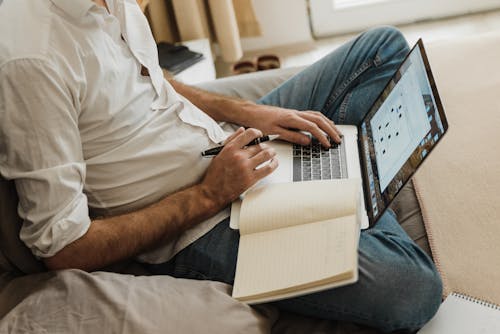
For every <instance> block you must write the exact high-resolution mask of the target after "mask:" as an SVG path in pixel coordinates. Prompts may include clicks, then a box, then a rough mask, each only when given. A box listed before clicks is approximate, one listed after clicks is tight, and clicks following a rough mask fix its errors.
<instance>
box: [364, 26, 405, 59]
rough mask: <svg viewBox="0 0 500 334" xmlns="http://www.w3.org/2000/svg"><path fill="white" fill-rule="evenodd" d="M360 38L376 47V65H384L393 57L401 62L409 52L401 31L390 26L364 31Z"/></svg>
mask: <svg viewBox="0 0 500 334" xmlns="http://www.w3.org/2000/svg"><path fill="white" fill-rule="evenodd" d="M361 38H364V39H366V40H369V41H370V42H371V43H373V44H374V45H376V46H377V48H378V52H377V56H376V58H375V62H376V63H380V64H382V63H386V62H387V61H389V60H390V59H392V58H394V57H399V58H400V59H398V60H399V61H402V60H403V58H404V57H405V56H406V54H407V53H408V51H409V46H408V42H407V41H406V38H405V37H404V36H403V34H402V33H401V31H399V30H398V29H397V28H395V27H392V26H381V27H376V28H372V29H370V30H367V31H365V32H364V33H363V34H362V37H361ZM377 65H378V64H377Z"/></svg>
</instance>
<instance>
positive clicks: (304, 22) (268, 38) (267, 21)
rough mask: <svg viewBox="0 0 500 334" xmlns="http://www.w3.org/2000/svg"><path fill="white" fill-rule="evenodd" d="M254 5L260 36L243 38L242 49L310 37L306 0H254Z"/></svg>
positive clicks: (302, 40) (273, 45)
mask: <svg viewBox="0 0 500 334" xmlns="http://www.w3.org/2000/svg"><path fill="white" fill-rule="evenodd" d="M254 5H255V13H256V15H257V18H258V20H259V22H260V25H261V28H262V36H260V37H248V38H243V39H242V41H241V44H242V46H243V50H244V51H251V50H259V49H267V48H271V47H275V46H279V45H286V44H294V43H299V42H304V41H309V40H311V39H312V37H311V31H310V27H309V17H308V14H307V4H306V0H254Z"/></svg>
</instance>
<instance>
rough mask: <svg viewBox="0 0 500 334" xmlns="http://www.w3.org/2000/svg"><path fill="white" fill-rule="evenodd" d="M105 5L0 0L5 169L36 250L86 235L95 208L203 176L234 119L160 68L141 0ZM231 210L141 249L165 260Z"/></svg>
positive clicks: (157, 195)
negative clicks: (219, 118) (208, 108)
mask: <svg viewBox="0 0 500 334" xmlns="http://www.w3.org/2000/svg"><path fill="white" fill-rule="evenodd" d="M107 5H108V8H109V11H110V13H111V14H110V13H108V12H107V11H106V10H105V9H104V8H102V7H99V6H97V5H96V4H94V3H93V2H91V1H90V0H4V1H3V3H1V4H0V173H1V174H2V175H3V176H4V177H5V178H7V179H13V180H15V184H16V188H17V192H18V194H19V200H20V202H19V207H18V212H19V214H20V216H21V217H22V218H23V220H24V223H23V226H22V229H21V235H20V236H21V239H22V240H23V241H24V242H25V243H26V245H27V246H28V247H29V248H30V249H31V250H32V251H33V253H34V254H35V255H37V256H39V257H50V256H53V255H54V254H56V253H57V252H58V251H59V250H61V249H62V248H64V247H65V246H66V245H68V244H70V243H71V242H73V241H75V240H76V239H78V238H80V237H81V236H82V235H84V234H85V233H86V231H87V230H88V228H89V226H90V224H91V219H90V216H110V215H117V214H121V213H124V212H130V211H133V210H137V209H139V208H142V207H145V206H147V205H150V204H152V203H154V202H157V201H159V200H160V199H162V198H164V197H165V196H167V195H169V194H171V193H174V192H176V191H178V190H180V189H181V188H184V187H186V186H188V185H192V184H194V183H196V182H198V181H200V180H201V178H202V176H203V174H204V173H205V171H206V168H207V167H208V164H209V163H210V160H209V159H203V158H202V157H201V155H200V152H201V151H202V150H204V149H206V148H207V147H212V146H214V145H215V144H216V143H219V142H221V141H223V140H224V139H225V138H226V137H227V135H228V132H230V131H231V130H234V129H232V128H231V127H228V128H227V129H226V132H225V131H224V130H223V129H222V128H221V127H220V126H219V125H218V124H217V123H216V122H215V121H214V120H213V119H212V118H210V117H209V116H208V115H207V114H205V113H203V112H202V111H200V110H199V109H198V108H196V107H195V106H194V105H193V104H191V103H190V102H189V101H188V100H186V99H185V98H183V97H182V96H180V95H179V94H177V93H176V92H175V90H174V89H173V88H172V86H171V85H170V84H169V83H168V82H167V81H166V80H165V79H164V78H163V74H162V71H161V69H160V67H159V65H158V56H157V51H156V45H155V42H154V40H153V37H152V35H151V32H150V30H149V26H148V23H147V20H146V19H145V17H144V15H143V14H142V12H141V10H140V9H139V7H138V5H137V3H136V2H135V0H107ZM142 66H144V67H146V68H147V69H148V70H149V74H150V75H149V76H143V75H141V68H142ZM89 208H90V214H89ZM227 216H228V210H227V209H226V210H224V211H223V212H220V213H219V214H217V215H216V216H214V217H212V218H211V219H209V220H208V221H205V222H203V223H201V224H200V225H198V226H196V227H195V228H193V229H191V230H189V231H187V232H186V233H184V234H183V235H182V236H181V237H180V238H179V239H178V240H175V241H174V242H171V243H170V244H167V245H164V247H162V248H161V249H158V250H156V251H154V252H151V253H148V254H143V255H141V257H140V259H141V260H143V261H145V262H150V263H159V262H163V261H166V260H168V259H170V258H171V257H172V256H173V255H174V254H175V253H176V252H178V251H179V250H181V249H182V248H184V247H185V246H187V245H188V244H189V243H191V242H193V241H194V240H196V239H197V238H198V237H200V236H201V235H203V234H204V233H206V232H207V231H208V230H209V229H210V228H212V227H213V226H214V225H215V224H216V223H217V222H219V221H221V220H222V219H224V218H226V217H227ZM124 242H126V241H124Z"/></svg>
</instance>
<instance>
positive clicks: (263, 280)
mask: <svg viewBox="0 0 500 334" xmlns="http://www.w3.org/2000/svg"><path fill="white" fill-rule="evenodd" d="M357 233H359V231H358V227H357V224H356V218H355V216H354V215H353V216H347V217H341V218H337V219H335V220H332V221H324V222H317V223H312V224H307V225H298V226H293V227H288V228H284V229H282V230H280V231H279V233H277V231H270V232H262V233H254V234H249V235H244V236H242V237H241V238H240V246H239V251H238V264H237V269H236V279H235V285H234V290H233V297H235V298H238V297H242V296H252V295H259V294H262V293H266V292H269V291H279V290H283V289H285V290H286V289H289V288H292V287H296V286H301V285H307V284H310V283H311V282H315V281H321V280H325V279H328V278H331V277H334V276H337V275H339V276H345V275H347V276H352V275H353V270H354V269H355V268H356V267H355V265H356V256H357V252H356V236H357Z"/></svg>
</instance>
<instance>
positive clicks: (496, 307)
mask: <svg viewBox="0 0 500 334" xmlns="http://www.w3.org/2000/svg"><path fill="white" fill-rule="evenodd" d="M452 295H453V296H455V297H457V298H460V299H463V300H466V301H469V302H473V303H476V304H479V305H481V306H485V307H488V308H491V309H494V310H497V311H500V305H497V304H494V303H491V302H489V301H486V300H482V299H478V298H475V297H472V296H469V295H467V294H463V293H457V292H453V293H452Z"/></svg>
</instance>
